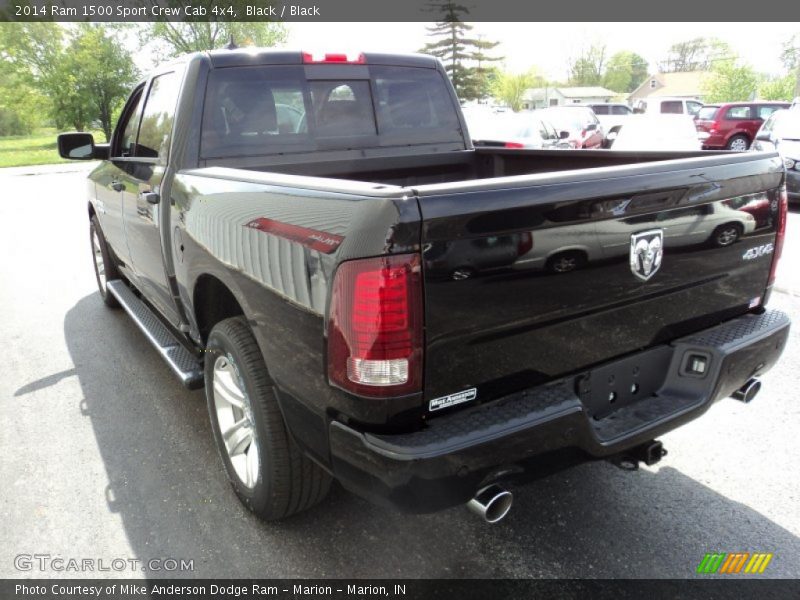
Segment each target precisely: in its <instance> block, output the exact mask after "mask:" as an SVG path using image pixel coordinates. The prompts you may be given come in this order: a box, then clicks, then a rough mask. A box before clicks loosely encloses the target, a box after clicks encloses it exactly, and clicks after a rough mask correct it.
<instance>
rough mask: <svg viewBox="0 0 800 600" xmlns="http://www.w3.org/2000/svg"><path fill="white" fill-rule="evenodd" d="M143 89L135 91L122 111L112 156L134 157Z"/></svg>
mask: <svg viewBox="0 0 800 600" xmlns="http://www.w3.org/2000/svg"><path fill="white" fill-rule="evenodd" d="M143 88H144V86H142V87H139V88H137V89H136V90H134V92H133V93H132V94H131V97H130V98H129V99H128V103H127V105H126V106H125V109H124V110H123V111H122V116H121V117H120V120H119V123H117V135H116V137H115V139H114V143H113V145H112V146H113V147H112V149H111V156H115V157H123V158H125V157H129V156H133V151H134V148H135V146H136V134H137V132H138V131H139V118H140V117H141V114H142V90H143Z"/></svg>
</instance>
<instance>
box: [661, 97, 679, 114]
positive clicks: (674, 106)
mask: <svg viewBox="0 0 800 600" xmlns="http://www.w3.org/2000/svg"><path fill="white" fill-rule="evenodd" d="M661 112H662V113H665V114H669V115H680V114H683V102H681V101H680V100H664V101H663V102H662V103H661Z"/></svg>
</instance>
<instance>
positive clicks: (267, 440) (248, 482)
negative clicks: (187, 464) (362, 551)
mask: <svg viewBox="0 0 800 600" xmlns="http://www.w3.org/2000/svg"><path fill="white" fill-rule="evenodd" d="M205 381H206V399H207V402H208V411H209V415H210V418H211V428H212V430H213V432H214V439H215V440H216V443H217V450H218V451H219V454H220V456H221V458H222V462H223V463H224V465H225V470H226V471H227V473H228V478H229V479H230V482H231V485H232V486H233V489H234V491H235V492H236V494H237V495H238V496H239V499H240V500H241V501H242V503H244V505H245V506H247V508H249V509H250V510H251V511H252V512H254V513H255V514H256V515H258V516H259V517H261V518H262V519H264V520H267V521H272V520H277V519H282V518H284V517H288V516H289V515H292V514H294V513H297V512H300V511H302V510H305V509H307V508H310V507H311V506H313V505H314V504H317V503H318V502H320V501H321V500H322V499H323V498H324V497H325V496H326V495H327V493H328V489H329V488H330V484H331V477H330V475H328V474H327V473H326V472H325V471H323V470H322V468H321V467H319V466H318V465H317V464H316V463H314V462H313V461H312V460H311V459H310V458H308V457H307V456H305V455H304V454H303V453H302V452H301V451H300V449H299V448H298V447H297V446H296V445H295V444H294V442H293V441H292V440H291V439H290V437H289V433H288V432H287V430H286V426H285V424H284V421H283V416H282V415H281V412H280V409H279V407H278V400H277V397H276V393H277V392H276V390H275V385H274V383H273V382H272V380H271V379H270V377H269V374H268V373H267V368H266V365H265V364H264V359H263V357H262V355H261V350H260V349H259V347H258V344H257V343H256V340H255V338H254V337H253V333H252V331H251V330H250V327H249V325H248V324H247V321H246V320H245V319H244V317H234V318H231V319H225V320H224V321H221V322H220V323H218V324H217V325H216V326H215V327H214V328H213V329H212V330H211V334H210V335H209V337H208V344H207V346H206V352H205Z"/></svg>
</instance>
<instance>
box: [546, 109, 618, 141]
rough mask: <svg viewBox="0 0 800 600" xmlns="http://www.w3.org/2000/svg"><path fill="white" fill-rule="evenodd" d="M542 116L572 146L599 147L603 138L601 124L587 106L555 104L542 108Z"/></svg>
mask: <svg viewBox="0 0 800 600" xmlns="http://www.w3.org/2000/svg"><path fill="white" fill-rule="evenodd" d="M540 112H541V113H542V116H543V117H544V118H545V119H546V120H548V121H549V122H551V123H552V124H553V125H554V126H555V128H556V129H557V130H558V131H559V132H562V131H566V132H567V135H566V136H564V139H566V141H567V142H568V143H569V145H570V146H571V147H572V148H600V147H602V145H603V140H604V139H605V133H604V132H603V126H602V125H601V124H600V121H599V120H598V119H597V115H595V114H594V111H593V110H592V109H591V108H589V107H588V106H556V107H550V108H544V109H542V110H541V111H540Z"/></svg>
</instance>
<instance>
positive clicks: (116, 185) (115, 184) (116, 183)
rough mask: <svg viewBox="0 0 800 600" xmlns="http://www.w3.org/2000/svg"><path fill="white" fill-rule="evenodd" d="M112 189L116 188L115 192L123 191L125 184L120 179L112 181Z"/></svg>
mask: <svg viewBox="0 0 800 600" xmlns="http://www.w3.org/2000/svg"><path fill="white" fill-rule="evenodd" d="M111 189H112V190H114V191H115V192H121V191H123V190H124V189H125V184H124V183H121V182H119V181H112V182H111Z"/></svg>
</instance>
